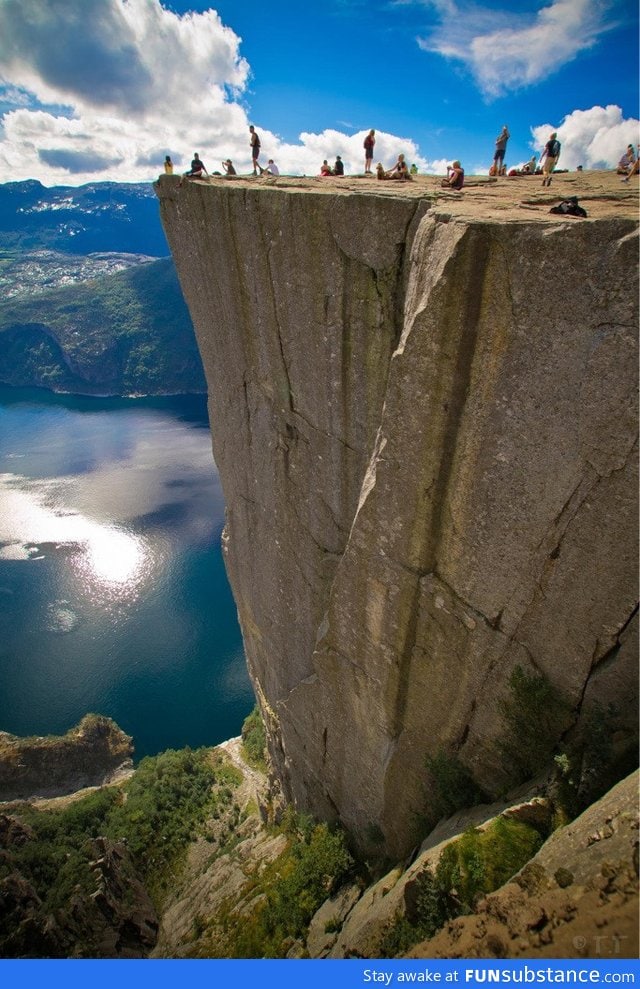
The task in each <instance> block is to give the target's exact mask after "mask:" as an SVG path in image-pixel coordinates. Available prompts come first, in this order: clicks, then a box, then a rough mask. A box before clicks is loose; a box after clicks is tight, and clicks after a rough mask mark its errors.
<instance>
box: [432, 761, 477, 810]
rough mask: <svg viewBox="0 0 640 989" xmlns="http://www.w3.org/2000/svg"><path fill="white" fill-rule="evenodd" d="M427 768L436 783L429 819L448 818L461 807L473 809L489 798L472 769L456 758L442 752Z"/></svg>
mask: <svg viewBox="0 0 640 989" xmlns="http://www.w3.org/2000/svg"><path fill="white" fill-rule="evenodd" d="M427 769H428V771H429V774H430V776H431V780H432V782H433V790H432V792H431V794H430V806H429V818H430V819H433V820H438V819H439V818H441V817H449V816H450V815H451V814H455V812H456V811H457V810H460V809H461V808H462V807H474V806H475V805H476V804H481V803H483V802H484V801H485V800H486V799H487V797H486V794H485V793H484V791H483V790H482V789H481V788H480V787H479V786H478V784H477V783H476V781H475V780H474V778H473V776H472V774H471V772H470V770H468V769H467V767H466V766H465V765H463V763H462V762H461V761H460V759H458V757H457V756H455V755H447V754H446V752H444V751H443V750H442V749H440V751H439V752H437V753H436V755H434V756H432V757H431V758H429V759H427Z"/></svg>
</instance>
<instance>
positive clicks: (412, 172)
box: [409, 161, 418, 175]
mask: <svg viewBox="0 0 640 989" xmlns="http://www.w3.org/2000/svg"><path fill="white" fill-rule="evenodd" d="M417 174H418V166H417V165H416V163H415V161H414V163H413V165H412V166H411V168H410V169H409V175H417Z"/></svg>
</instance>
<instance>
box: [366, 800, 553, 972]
mask: <svg viewBox="0 0 640 989" xmlns="http://www.w3.org/2000/svg"><path fill="white" fill-rule="evenodd" d="M543 840H544V839H543V836H542V835H541V834H540V833H539V832H538V831H537V830H536V829H535V828H533V827H531V826H530V825H528V824H524V823H522V822H521V821H517V820H515V819H513V818H507V817H498V818H496V820H495V821H493V822H492V823H491V824H490V825H489V827H488V828H486V830H484V831H480V830H479V829H477V828H472V829H470V830H469V831H466V832H465V833H464V834H463V835H462V836H461V837H460V838H459V839H458V840H457V841H454V842H452V843H451V844H449V845H447V847H446V848H445V849H444V851H443V853H442V855H441V856H440V859H439V861H438V864H437V866H436V869H435V872H433V871H432V870H431V869H425V870H424V871H423V872H422V873H421V874H420V875H419V876H418V877H417V879H416V881H415V882H414V883H412V884H411V885H409V886H407V890H406V893H405V902H406V915H399V916H398V917H396V920H395V922H394V923H393V924H392V925H391V927H390V928H389V929H388V931H387V932H386V935H385V937H384V940H383V942H382V944H381V947H380V952H381V955H382V957H384V958H393V957H395V956H396V955H399V954H402V953H403V952H405V951H407V950H408V949H409V948H411V947H412V946H413V945H414V944H417V943H418V942H419V941H423V940H425V939H426V938H430V937H433V935H434V934H435V933H436V931H438V930H439V929H440V928H441V927H442V926H443V924H445V923H446V922H447V921H448V920H452V919H453V918H454V917H458V916H460V915H461V914H465V913H469V912H471V911H472V910H473V909H474V908H475V905H476V903H477V901H478V900H479V899H480V898H481V897H482V896H485V895H486V894H487V893H491V892H493V890H496V889H499V887H500V886H502V885H503V884H504V883H505V882H507V880H508V879H510V878H511V877H512V876H513V875H515V873H516V872H518V871H519V870H520V869H521V868H522V867H523V866H524V865H525V864H526V863H527V862H528V861H529V859H531V858H532V856H533V855H535V853H536V852H537V851H538V849H539V848H540V846H541V845H542V842H543Z"/></svg>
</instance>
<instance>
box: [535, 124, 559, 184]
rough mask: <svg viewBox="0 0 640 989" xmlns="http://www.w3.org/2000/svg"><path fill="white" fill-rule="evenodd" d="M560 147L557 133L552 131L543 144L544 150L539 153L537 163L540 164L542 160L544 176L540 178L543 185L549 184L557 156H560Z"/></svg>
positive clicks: (556, 162)
mask: <svg viewBox="0 0 640 989" xmlns="http://www.w3.org/2000/svg"><path fill="white" fill-rule="evenodd" d="M560 148H561V144H560V141H559V140H558V135H557V134H556V132H555V131H554V132H553V134H551V136H550V137H549V140H548V141H547V143H546V144H545V146H544V151H543V152H542V154H541V155H540V161H539V162H538V164H539V165H542V162H543V160H544V165H542V174H543V175H544V178H543V180H542V184H543V186H544V185H551V175H552V173H553V170H554V168H555V167H556V165H557V164H558V158H559V157H560Z"/></svg>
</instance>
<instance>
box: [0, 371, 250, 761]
mask: <svg viewBox="0 0 640 989" xmlns="http://www.w3.org/2000/svg"><path fill="white" fill-rule="evenodd" d="M223 516H224V502H223V497H222V492H221V489H220V483H219V479H218V475H217V471H216V468H215V465H214V463H213V458H212V453H211V438H210V435H209V429H208V420H207V413H206V402H205V399H204V398H202V397H194V396H191V397H182V398H172V399H167V398H161V399H145V400H126V399H96V398H79V397H71V396H56V395H52V394H49V393H47V392H43V391H36V390H23V389H9V388H0V730H2V731H9V732H12V733H14V734H17V735H44V734H49V733H55V734H58V733H62V732H65V731H66V730H67V729H69V728H70V727H72V726H73V725H75V724H77V722H78V721H79V720H80V718H81V717H82V716H83V715H84V714H86V713H87V712H88V711H94V712H97V713H100V714H105V715H108V716H110V717H112V718H114V719H115V720H116V721H117V722H118V724H119V725H120V727H121V728H123V729H124V730H125V731H126V732H127V733H128V734H130V735H132V736H133V739H134V744H135V756H136V758H140V757H141V756H143V755H147V754H152V753H155V752H159V751H162V750H163V749H166V748H181V747H183V746H185V745H190V746H194V747H195V746H199V745H212V744H215V743H217V742H220V741H222V740H224V739H226V738H229V737H231V736H233V735H237V734H238V733H239V731H240V727H241V724H242V720H243V718H244V717H245V716H246V714H247V713H248V712H249V710H250V709H251V707H252V705H253V694H252V690H251V687H250V684H249V679H248V676H247V673H246V668H245V663H244V656H243V651H242V641H241V637H240V631H239V628H238V623H237V617H236V610H235V605H234V602H233V599H232V597H231V592H230V590H229V586H228V583H227V578H226V574H225V571H224V566H223V562H222V556H221V549H220V536H221V531H222V526H223Z"/></svg>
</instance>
